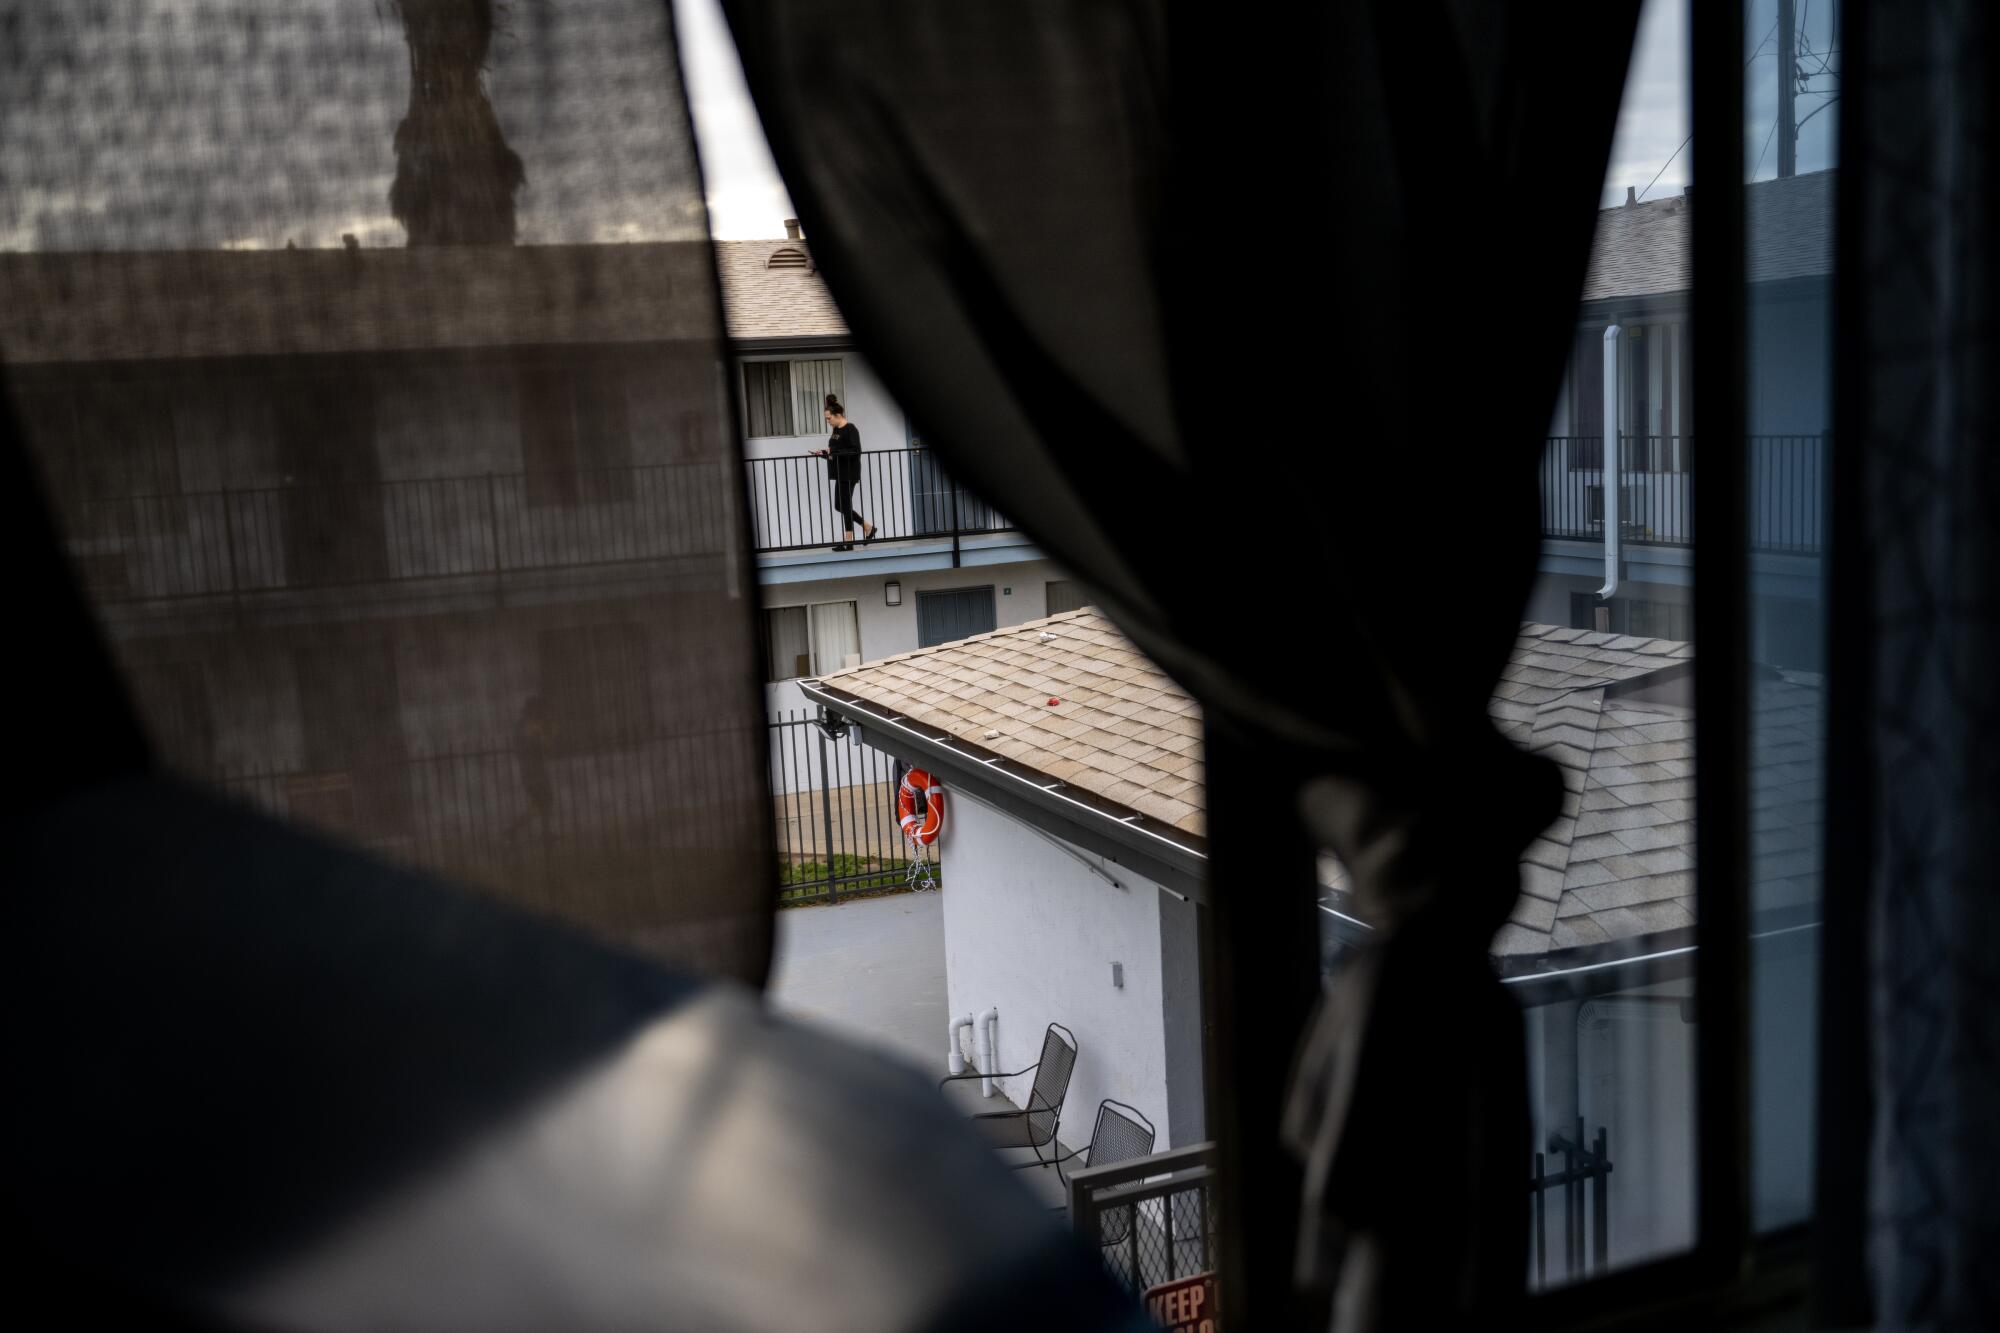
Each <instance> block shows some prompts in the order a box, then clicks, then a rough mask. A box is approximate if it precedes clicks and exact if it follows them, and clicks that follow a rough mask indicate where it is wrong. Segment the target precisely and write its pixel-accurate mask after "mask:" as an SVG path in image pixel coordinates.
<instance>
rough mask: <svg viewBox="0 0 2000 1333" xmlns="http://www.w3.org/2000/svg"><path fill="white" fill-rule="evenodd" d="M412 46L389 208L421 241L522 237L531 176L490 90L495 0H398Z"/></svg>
mask: <svg viewBox="0 0 2000 1333" xmlns="http://www.w3.org/2000/svg"><path fill="white" fill-rule="evenodd" d="M389 6H390V9H391V10H392V11H393V12H394V13H395V15H396V16H397V17H398V18H399V19H401V20H402V24H403V41H404V44H405V45H407V46H408V47H409V51H410V109H409V111H408V112H407V113H406V114H405V115H404V117H403V120H402V123H401V124H399V125H398V126H396V138H395V147H396V178H395V180H394V181H392V182H391V183H390V186H389V212H390V213H391V214H392V215H393V216H394V217H395V219H396V221H397V222H399V223H401V224H402V226H403V230H404V231H405V232H407V233H408V235H409V243H410V244H411V245H412V246H418V245H512V244H513V243H514V234H515V219H514V196H515V194H516V193H518V192H519V190H520V189H521V187H522V185H524V184H526V182H527V171H526V169H525V168H524V167H523V166H522V165H521V156H520V154H518V153H516V152H515V151H514V150H513V149H511V148H509V147H508V146H507V140H506V137H505V136H504V135H502V134H501V132H500V121H499V118H498V117H497V116H495V115H494V114H493V104H492V102H491V101H489V100H488V98H487V95H486V83H485V73H486V55H487V51H488V49H489V48H490V47H491V46H492V43H493V34H494V32H495V30H496V15H495V5H494V3H493V0H389Z"/></svg>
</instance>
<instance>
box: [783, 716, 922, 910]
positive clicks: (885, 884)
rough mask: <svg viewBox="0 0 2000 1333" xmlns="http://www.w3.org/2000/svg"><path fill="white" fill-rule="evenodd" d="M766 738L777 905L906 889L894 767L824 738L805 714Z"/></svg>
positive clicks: (850, 738) (854, 741) (876, 753)
mask: <svg viewBox="0 0 2000 1333" xmlns="http://www.w3.org/2000/svg"><path fill="white" fill-rule="evenodd" d="M770 734H771V789H772V793H773V795H772V802H773V807H774V808H773V811H772V814H773V818H774V820H775V833H776V839H777V844H778V898H779V901H780V902H783V903H788V904H789V903H808V902H820V901H827V902H837V901H839V899H840V898H841V897H842V896H843V895H846V894H854V893H870V892H875V891H877V890H883V889H897V888H902V887H904V886H905V885H907V884H908V883H909V872H910V869H911V866H910V860H911V850H912V849H911V847H910V844H909V843H908V842H906V841H905V840H904V838H903V835H902V833H901V831H900V830H899V829H898V828H897V824H896V788H897V784H898V783H899V782H900V781H901V779H902V773H901V770H900V769H898V767H897V765H896V761H895V759H894V758H892V757H891V756H889V755H886V754H884V753H883V752H882V751H880V750H877V749H875V748H873V747H872V746H868V745H863V744H862V743H861V741H860V739H859V738H858V737H857V736H856V735H855V734H854V733H853V732H851V731H850V732H848V733H847V734H845V735H842V736H838V737H833V736H829V735H827V733H826V731H825V730H824V729H823V728H822V727H820V725H819V723H818V721H817V713H816V712H812V711H793V712H788V713H786V714H785V715H784V716H782V717H781V718H779V719H777V720H776V721H773V722H771V723H770ZM931 856H932V859H933V860H935V857H936V849H935V847H933V848H932V851H931ZM941 878H942V876H941V875H938V874H936V872H935V870H933V874H932V879H933V881H934V882H935V881H936V880H939V879H941Z"/></svg>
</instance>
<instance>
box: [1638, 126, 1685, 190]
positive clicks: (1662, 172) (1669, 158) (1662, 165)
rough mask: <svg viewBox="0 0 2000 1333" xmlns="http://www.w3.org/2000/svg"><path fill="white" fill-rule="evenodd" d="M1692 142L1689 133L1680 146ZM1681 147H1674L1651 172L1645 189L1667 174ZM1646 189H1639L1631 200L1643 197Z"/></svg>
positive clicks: (1682, 146)
mask: <svg viewBox="0 0 2000 1333" xmlns="http://www.w3.org/2000/svg"><path fill="white" fill-rule="evenodd" d="M1693 142H1694V135H1692V134H1690V135H1688V137H1687V138H1685V139H1683V140H1681V148H1685V147H1687V146H1688V145H1689V144H1691V143H1693ZM1681 148H1676V149H1674V151H1673V152H1671V153H1668V154H1667V160H1666V161H1664V162H1662V163H1660V169H1659V170H1658V171H1656V172H1654V173H1653V179H1651V180H1649V181H1647V182H1646V190H1650V189H1652V188H1653V187H1654V186H1655V185H1658V184H1659V183H1660V177H1662V176H1664V175H1666V174H1667V168H1668V167H1670V166H1672V165H1673V164H1674V159H1675V158H1677V157H1679V156H1680V155H1681ZM1646 190H1641V191H1639V193H1638V194H1637V195H1636V196H1634V199H1633V202H1635V203H1636V202H1638V200H1640V199H1644V198H1645V197H1646Z"/></svg>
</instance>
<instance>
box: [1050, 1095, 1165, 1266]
mask: <svg viewBox="0 0 2000 1333" xmlns="http://www.w3.org/2000/svg"><path fill="white" fill-rule="evenodd" d="M1158 1135H1159V1131H1158V1130H1156V1129H1154V1128H1153V1122H1152V1121H1150V1120H1148V1119H1146V1117H1145V1116H1144V1115H1143V1114H1142V1113H1141V1112H1140V1110H1139V1108H1138V1107H1136V1106H1127V1105H1126V1104H1125V1103H1124V1102H1114V1101H1112V1100H1111V1099H1110V1098H1109V1097H1106V1098H1105V1099H1104V1100H1103V1101H1101V1102H1099V1103H1098V1104H1097V1124H1096V1125H1094V1126H1092V1128H1091V1131H1090V1142H1089V1144H1088V1145H1086V1146H1085V1147H1083V1148H1081V1149H1079V1150H1077V1151H1076V1152H1068V1153H1066V1152H1061V1151H1058V1152H1057V1153H1056V1154H1055V1155H1054V1156H1053V1157H1050V1158H1048V1159H1046V1160H1043V1161H1034V1162H1017V1163H1015V1164H1014V1169H1015V1170H1016V1171H1020V1170H1023V1169H1025V1168H1027V1167H1031V1166H1053V1167H1054V1168H1055V1169H1056V1178H1057V1179H1059V1180H1060V1179H1064V1177H1063V1169H1062V1168H1063V1163H1064V1162H1073V1161H1076V1160H1077V1159H1078V1158H1082V1159H1083V1164H1084V1165H1085V1166H1110V1165H1112V1164H1113V1163H1116V1162H1129V1161H1132V1160H1133V1159H1134V1158H1138V1157H1144V1156H1146V1154H1148V1153H1150V1152H1152V1151H1153V1141H1154V1139H1155V1138H1156V1137H1158ZM1131 1211H1132V1210H1131V1209H1129V1208H1128V1209H1125V1210H1124V1216H1125V1217H1126V1218H1127V1219H1128V1220H1129V1219H1130V1216H1131ZM1105 1225H1106V1226H1109V1225H1110V1223H1109V1221H1108V1220H1107V1222H1106V1224H1105ZM1118 1239H1121V1240H1122V1239H1124V1237H1123V1234H1122V1233H1121V1234H1120V1236H1119V1237H1118ZM1109 1243H1110V1242H1109V1241H1107V1242H1106V1244H1109Z"/></svg>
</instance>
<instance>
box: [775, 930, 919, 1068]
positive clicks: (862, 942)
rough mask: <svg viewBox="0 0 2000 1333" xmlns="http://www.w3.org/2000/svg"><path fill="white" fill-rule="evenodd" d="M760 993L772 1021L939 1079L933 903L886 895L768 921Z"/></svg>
mask: <svg viewBox="0 0 2000 1333" xmlns="http://www.w3.org/2000/svg"><path fill="white" fill-rule="evenodd" d="M769 993H770V996H771V1003H772V1005H773V1007H774V1008H776V1009H777V1010H778V1011H779V1012H780V1013H784V1014H787V1015H789V1016H790V1017H793V1018H798V1019H802V1020H804V1021H806V1022H810V1023H819V1024H823V1025H824V1026H826V1027H828V1028H831V1029H833V1030H834V1031H836V1032H839V1033H840V1034H841V1035H843V1036H846V1037H849V1038H851V1039H853V1040H855V1041H859V1042H862V1043H863V1044H865V1045H869V1046H873V1047H875V1048H876V1049H878V1050H880V1051H882V1052H884V1053H885V1054H888V1055H890V1056H893V1057H895V1058H897V1059H899V1060H902V1061H904V1062H906V1063H909V1064H913V1065H915V1066H916V1067H917V1068H918V1069H919V1070H920V1071H922V1072H923V1073H925V1074H928V1075H930V1076H931V1077H933V1078H938V1077H942V1076H943V1074H944V1049H945V1031H944V1024H945V1013H946V1010H945V991H944V913H943V908H942V895H941V894H939V893H937V892H931V893H896V894H890V895H889V896H887V897H883V898H863V899H860V900H858V901H855V902H848V903H837V904H833V905H829V906H820V907H792V908H787V909H786V910H784V911H782V912H780V913H778V947H777V960H776V964H775V966H773V968H772V970H771V985H770V991H769Z"/></svg>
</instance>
